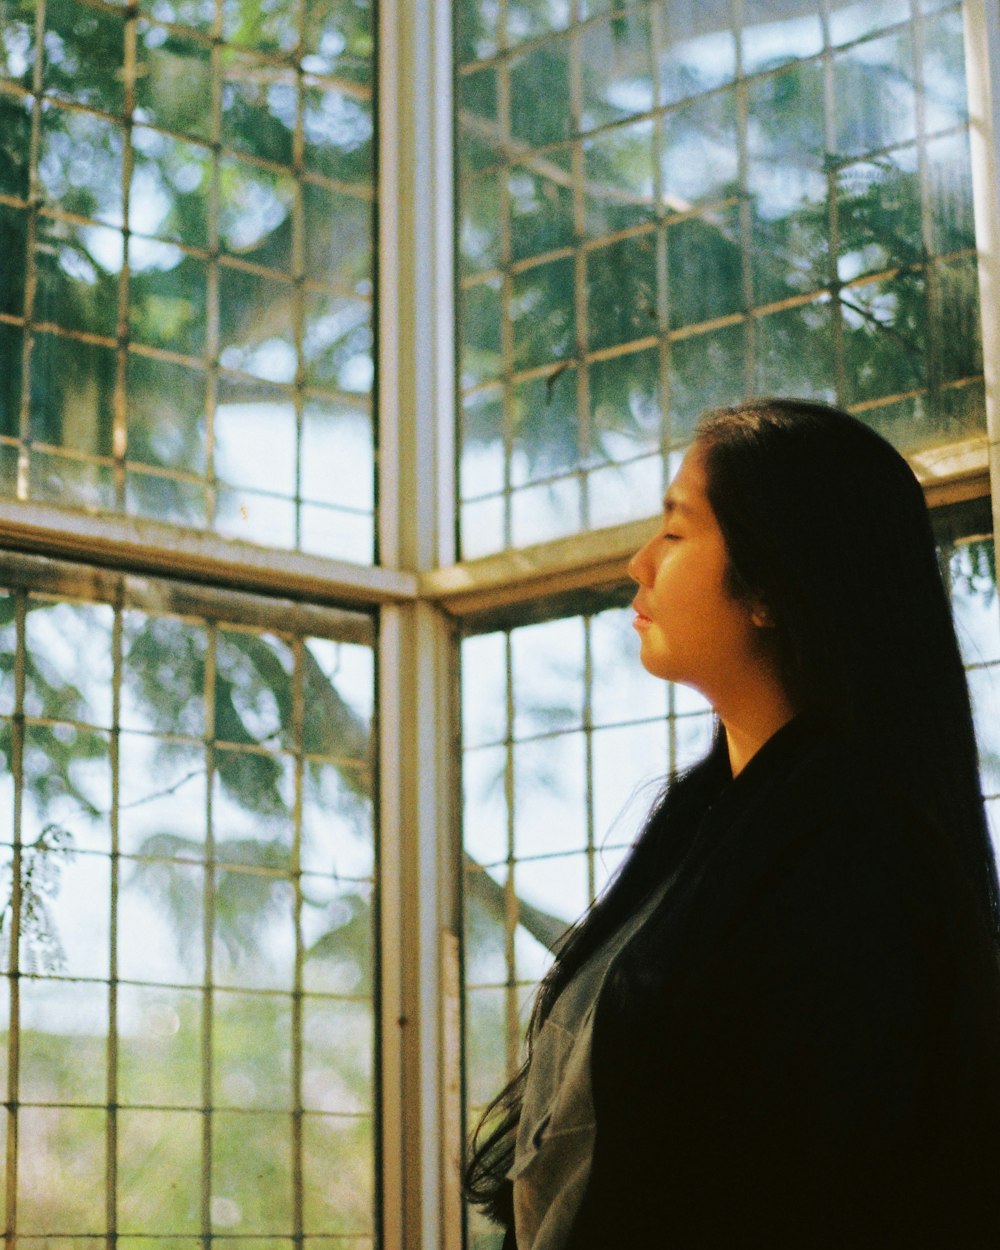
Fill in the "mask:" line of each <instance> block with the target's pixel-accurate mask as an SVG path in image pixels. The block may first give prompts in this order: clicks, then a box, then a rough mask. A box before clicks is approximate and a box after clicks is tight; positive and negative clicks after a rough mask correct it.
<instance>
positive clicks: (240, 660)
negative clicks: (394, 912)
mask: <svg viewBox="0 0 1000 1250" xmlns="http://www.w3.org/2000/svg"><path fill="white" fill-rule="evenodd" d="M3 585H4V586H5V587H7V589H6V591H5V592H4V593H3V594H2V595H0V633H2V638H3V641H2V648H0V652H2V657H3V658H2V662H0V751H2V753H3V757H4V758H3V763H4V770H3V774H4V776H3V783H2V790H3V794H2V800H0V802H2V809H0V811H2V818H0V881H2V885H0V903H2V908H3V910H2V914H0V937H2V943H3V973H4V975H3V980H2V994H0V1003H2V1011H3V1015H4V1016H5V1020H4V1026H5V1043H4V1046H3V1048H2V1059H0V1062H2V1066H3V1071H2V1074H0V1079H2V1080H3V1082H4V1089H5V1100H6V1111H5V1114H4V1117H3V1118H4V1129H5V1140H6V1157H5V1184H4V1186H3V1187H2V1194H3V1202H4V1205H5V1215H6V1228H7V1231H8V1237H9V1238H11V1239H13V1240H12V1241H10V1242H9V1244H23V1245H24V1246H30V1245H33V1244H38V1245H43V1244H53V1242H57V1243H59V1244H90V1243H91V1242H93V1243H94V1244H98V1243H99V1244H101V1245H104V1244H106V1243H105V1239H106V1238H108V1237H112V1236H113V1237H116V1238H117V1239H118V1242H119V1244H123V1245H131V1246H135V1247H138V1246H139V1245H140V1244H142V1245H147V1246H148V1245H149V1244H150V1242H151V1240H156V1241H157V1242H158V1243H159V1242H163V1243H164V1244H165V1245H168V1246H169V1245H173V1246H176V1247H177V1248H178V1250H180V1247H192V1246H194V1245H196V1244H197V1245H202V1246H204V1245H208V1244H209V1240H210V1239H225V1241H226V1244H232V1245H233V1246H234V1247H236V1246H240V1245H245V1246H247V1247H249V1246H250V1245H254V1246H257V1247H260V1246H263V1245H269V1246H272V1247H273V1248H274V1250H279V1248H280V1247H282V1246H286V1247H289V1248H290V1247H291V1245H292V1244H293V1241H292V1239H293V1238H294V1239H295V1243H294V1244H299V1245H301V1244H303V1242H305V1243H312V1244H315V1245H317V1246H319V1245H322V1246H324V1247H326V1250H348V1247H350V1248H351V1250H370V1248H371V1247H372V1246H373V1245H374V1229H375V1201H376V1194H375V1164H374V1129H373V1125H374V1117H375V1115H376V1098H375V1092H374V1084H373V1070H374V1055H375V1045H376V1039H375V1023H374V1012H373V993H374V976H373V952H374V943H373V937H372V933H373V926H374V914H373V889H374V879H375V876H374V874H375V841H374V833H373V826H372V808H371V794H372V784H373V779H372V755H371V751H372V743H371V720H372V701H373V652H372V644H373V630H372V622H371V620H370V618H368V617H367V616H364V615H360V614H354V613H344V612H334V611H332V610H330V611H321V610H314V609H305V608H296V607H294V606H292V605H280V604H274V603H271V604H263V603H261V602H259V601H255V600H252V599H249V598H246V597H243V596H240V595H228V596H215V597H214V598H213V596H211V595H208V594H206V593H205V592H203V591H197V592H189V591H187V590H185V589H184V588H183V587H179V586H168V585H166V584H165V583H157V582H140V581H136V580H134V579H120V578H112V577H97V576H95V575H92V574H81V573H80V572H79V571H78V570H77V571H74V570H67V569H59V568H55V569H53V568H52V567H51V566H46V567H44V568H40V567H39V566H38V565H37V564H34V563H28V564H26V563H24V562H19V563H18V564H17V565H13V564H12V563H11V561H10V560H9V559H8V560H7V561H5V566H4V569H3ZM307 709H308V714H307ZM63 1239H72V1242H70V1241H66V1242H64V1240H63Z"/></svg>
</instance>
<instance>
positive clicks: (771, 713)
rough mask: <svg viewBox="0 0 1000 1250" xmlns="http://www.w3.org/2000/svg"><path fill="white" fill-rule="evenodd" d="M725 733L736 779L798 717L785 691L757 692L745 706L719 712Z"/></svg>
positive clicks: (719, 710)
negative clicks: (784, 727)
mask: <svg viewBox="0 0 1000 1250" xmlns="http://www.w3.org/2000/svg"><path fill="white" fill-rule="evenodd" d="M716 711H717V712H718V714H719V719H720V720H721V721H722V727H723V729H724V730H725V731H726V745H727V747H728V749H729V767H730V770H731V771H732V774H733V776H734V777H735V776H736V775H737V774H738V773H740V772H742V771H743V769H744V768H746V766H747V764H749V762H750V761H751V760H752V759H753V757H754V756H755V755H756V754H757V752H758V751H759V750H760V748H761V747H762V746H763V745H764V743H765V742H767V741H768V739H769V738H773V737H774V735H775V734H776V733H777V732H778V730H779V729H781V728H782V726H783V725H787V724H788V722H789V721H790V720H791V719H792V717H793V716H794V715H795V708H794V707H793V706H792V704H791V702H790V701H789V699H788V697H787V695H786V694H785V692H784V691H783V690H780V689H773V690H770V691H765V692H760V691H758V692H757V697H756V698H754V699H753V700H750V701H748V702H747V703H745V704H744V705H742V706H739V707H733V708H725V709H723V708H718V707H717V708H716Z"/></svg>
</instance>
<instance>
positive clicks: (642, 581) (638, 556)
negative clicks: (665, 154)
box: [625, 543, 650, 586]
mask: <svg viewBox="0 0 1000 1250" xmlns="http://www.w3.org/2000/svg"><path fill="white" fill-rule="evenodd" d="M649 546H650V545H649V543H646V545H645V546H644V547H640V548H639V550H638V551H637V552H636V553H635V555H634V556H633V557H632V558H631V560H629V562H628V564H626V566H625V571H626V573H628V575H629V577H631V579H632V580H633V581H634V582H637V583H638V584H639V585H640V586H643V585H648V584H649V583H650V579H649V577H648V563H649V562H648V560H647V558H646V557H647V555H648V553H649Z"/></svg>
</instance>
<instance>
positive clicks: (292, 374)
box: [0, 0, 375, 562]
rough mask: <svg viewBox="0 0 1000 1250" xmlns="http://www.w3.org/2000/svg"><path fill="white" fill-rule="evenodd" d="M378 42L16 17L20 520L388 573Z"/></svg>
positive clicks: (7, 423)
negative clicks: (165, 531)
mask: <svg viewBox="0 0 1000 1250" xmlns="http://www.w3.org/2000/svg"><path fill="white" fill-rule="evenodd" d="M371 22H372V17H371V10H370V6H368V5H367V4H353V3H351V4H337V3H329V4H327V3H320V4H310V5H309V6H308V7H307V6H296V5H294V4H290V3H288V4H285V3H282V4H277V5H273V4H272V5H261V4H258V3H255V2H253V0H248V2H247V3H236V4H223V3H222V2H221V0H220V2H219V3H218V4H216V3H214V2H213V0H204V2H200V0H178V3H176V4H174V3H172V0H157V2H156V3H151V4H144V5H142V6H136V7H135V8H134V9H128V10H127V9H124V8H122V7H121V6H120V5H117V4H102V3H89V2H88V0H51V3H46V4H44V5H37V6H36V5H35V4H33V3H31V2H30V0H21V2H18V0H12V3H11V4H9V5H7V6H5V11H4V19H3V42H2V48H0V58H2V59H0V69H2V73H3V81H2V84H0V110H2V125H3V130H4V135H5V139H4V159H3V169H2V174H0V230H2V237H3V240H4V254H5V257H6V258H7V262H6V264H5V274H4V283H3V294H2V304H0V313H2V314H3V323H2V326H0V333H2V336H3V342H2V350H3V352H4V359H5V362H6V363H5V367H4V384H3V409H2V418H0V491H2V493H3V494H5V495H8V496H10V497H12V498H16V499H22V500H24V499H30V500H38V501H50V502H57V503H60V504H73V505H75V506H79V507H84V508H92V509H99V510H101V511H104V512H122V513H126V514H128V515H129V516H135V517H144V518H152V519H155V520H158V521H164V522H167V523H169V524H174V525H183V526H192V527H201V528H206V529H209V530H212V531H215V532H218V533H220V534H225V535H229V536H233V537H238V538H244V539H248V540H251V541H254V542H258V543H263V544H265V545H266V546H269V547H287V548H294V549H298V550H302V551H308V552H318V553H321V554H323V555H327V556H340V557H343V558H346V559H350V560H355V561H361V562H370V561H371V559H372V557H373V543H374V531H373V508H374V497H373V474H374V470H373V451H372V447H373V424H372V412H371V392H372V380H373V355H372V328H373V325H372V323H373V317H372V300H373V294H372V272H373V269H372V266H373V256H372V215H373V200H374V190H375V187H374V180H373V173H374V163H373V127H374V116H373V111H372V95H373V31H372V28H371ZM265 442H266V444H267V446H268V449H269V450H268V455H267V456H266V457H261V456H260V455H258V454H256V449H257V448H259V447H260V446H261V444H262V443H265ZM320 466H323V467H322V468H321V467H320Z"/></svg>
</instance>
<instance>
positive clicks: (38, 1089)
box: [18, 977, 108, 1103]
mask: <svg viewBox="0 0 1000 1250" xmlns="http://www.w3.org/2000/svg"><path fill="white" fill-rule="evenodd" d="M20 1023H21V1037H20V1046H19V1051H20V1075H19V1083H18V1099H19V1100H20V1101H21V1102H22V1103H46V1102H59V1103H73V1102H82V1103H102V1102H104V1101H105V1100H106V1098H107V1047H108V990H107V986H104V985H75V984H73V982H71V981H39V980H35V979H33V978H31V977H23V978H22V979H21V982H20Z"/></svg>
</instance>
